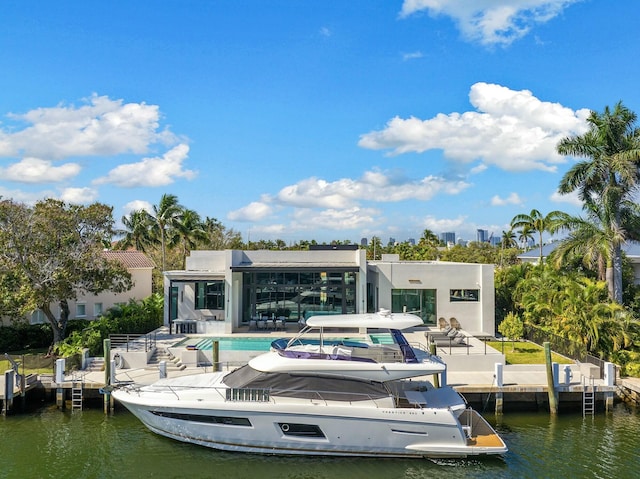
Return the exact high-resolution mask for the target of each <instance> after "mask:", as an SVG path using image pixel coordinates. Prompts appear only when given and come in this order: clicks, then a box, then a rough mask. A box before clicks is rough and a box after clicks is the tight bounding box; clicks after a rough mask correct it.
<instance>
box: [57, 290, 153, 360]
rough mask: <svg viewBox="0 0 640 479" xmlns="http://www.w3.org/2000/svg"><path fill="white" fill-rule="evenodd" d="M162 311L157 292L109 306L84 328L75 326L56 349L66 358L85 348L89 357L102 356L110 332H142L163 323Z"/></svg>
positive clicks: (146, 331) (151, 329)
mask: <svg viewBox="0 0 640 479" xmlns="http://www.w3.org/2000/svg"><path fill="white" fill-rule="evenodd" d="M163 311H164V298H163V297H162V296H161V295H159V294H154V295H152V296H150V297H148V298H146V299H144V300H142V301H134V300H131V301H129V303H127V304H125V305H122V306H117V307H114V308H110V309H108V310H107V311H106V312H105V313H104V315H103V316H102V317H101V318H99V319H96V320H94V321H88V322H86V326H85V327H81V326H82V325H80V324H78V325H74V327H73V328H72V332H71V334H69V335H68V336H67V339H65V340H64V341H63V342H62V343H61V344H60V345H59V346H58V348H57V350H56V352H57V353H58V354H60V355H61V356H65V357H68V356H71V355H73V354H79V353H81V352H82V349H83V348H88V349H89V354H90V355H91V356H101V355H102V354H104V353H103V350H102V349H103V348H102V346H103V340H105V339H107V338H108V337H109V335H110V334H145V333H148V332H150V331H153V330H155V329H157V328H159V327H160V326H162V319H163Z"/></svg>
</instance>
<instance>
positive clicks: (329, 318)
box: [306, 310, 424, 330]
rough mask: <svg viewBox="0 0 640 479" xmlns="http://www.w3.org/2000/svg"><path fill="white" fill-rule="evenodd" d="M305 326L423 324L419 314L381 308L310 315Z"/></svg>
mask: <svg viewBox="0 0 640 479" xmlns="http://www.w3.org/2000/svg"><path fill="white" fill-rule="evenodd" d="M306 325H307V326H311V327H314V328H371V329H374V328H380V329H400V330H402V329H408V328H413V327H416V326H422V325H424V322H423V321H422V319H421V318H420V317H419V316H416V315H415V314H410V313H391V312H390V311H386V310H382V311H380V312H378V313H366V314H328V315H321V316H311V317H309V319H307V321H306Z"/></svg>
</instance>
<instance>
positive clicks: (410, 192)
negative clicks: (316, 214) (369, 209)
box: [274, 171, 470, 209]
mask: <svg viewBox="0 0 640 479" xmlns="http://www.w3.org/2000/svg"><path fill="white" fill-rule="evenodd" d="M469 186H470V185H469V183H467V182H465V181H463V180H459V179H457V180H449V179H446V178H442V177H438V176H426V177H424V178H422V179H418V180H412V179H407V178H404V177H400V176H394V175H393V174H389V173H384V172H380V171H367V172H365V173H364V174H363V176H362V177H361V178H360V179H357V180H354V179H351V178H342V179H339V180H336V181H333V182H328V181H326V180H323V179H320V178H308V179H305V180H302V181H300V182H298V183H296V184H294V185H289V186H286V187H285V188H282V189H281V190H280V191H279V192H278V194H277V195H276V197H275V198H274V200H275V201H277V202H278V203H279V204H282V205H286V206H295V207H317V208H331V209H340V208H350V207H352V206H355V205H356V204H357V202H358V201H362V200H367V201H378V202H397V201H405V200H421V201H426V200H429V199H431V198H433V197H434V196H435V195H437V194H442V193H444V194H457V193H460V192H461V191H463V190H465V189H466V188H468V187H469ZM383 192H384V194H383Z"/></svg>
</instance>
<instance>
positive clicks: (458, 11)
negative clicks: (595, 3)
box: [400, 0, 580, 45]
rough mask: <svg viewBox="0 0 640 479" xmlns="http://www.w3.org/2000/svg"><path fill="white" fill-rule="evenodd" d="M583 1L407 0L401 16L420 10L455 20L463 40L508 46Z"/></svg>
mask: <svg viewBox="0 0 640 479" xmlns="http://www.w3.org/2000/svg"><path fill="white" fill-rule="evenodd" d="M578 1H580V0H404V2H403V4H402V9H401V11H400V17H402V18H404V17H408V16H410V15H413V14H415V13H417V12H420V11H425V10H426V11H428V12H429V13H430V14H432V15H446V16H448V17H451V18H453V19H454V21H455V22H456V23H457V24H458V28H459V29H460V31H461V32H462V35H463V37H464V38H466V39H467V40H469V41H474V42H475V41H478V42H480V43H481V44H483V45H509V44H511V43H512V42H513V41H515V40H518V39H520V38H522V37H524V36H525V35H526V34H527V33H529V31H530V30H531V29H532V28H533V27H534V26H535V25H539V24H543V23H546V22H548V21H550V20H551V19H553V18H555V17H556V16H558V15H559V14H561V13H562V11H563V10H564V9H565V8H567V7H569V6H570V5H571V4H573V3H576V2H578Z"/></svg>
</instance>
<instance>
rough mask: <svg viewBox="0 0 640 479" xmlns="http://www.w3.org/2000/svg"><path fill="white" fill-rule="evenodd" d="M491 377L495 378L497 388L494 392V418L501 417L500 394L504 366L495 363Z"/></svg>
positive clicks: (501, 401) (502, 400) (501, 396)
mask: <svg viewBox="0 0 640 479" xmlns="http://www.w3.org/2000/svg"><path fill="white" fill-rule="evenodd" d="M493 376H494V378H495V383H496V387H497V388H498V390H497V391H496V416H500V415H502V411H503V407H504V396H503V392H502V387H503V386H504V364H502V363H495V369H494V375H493Z"/></svg>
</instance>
